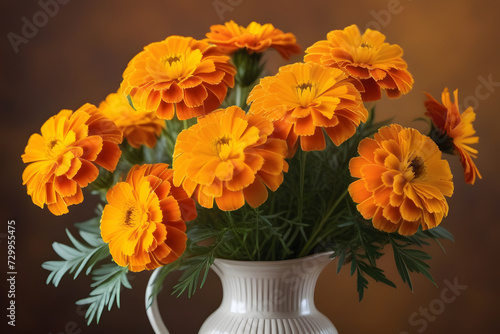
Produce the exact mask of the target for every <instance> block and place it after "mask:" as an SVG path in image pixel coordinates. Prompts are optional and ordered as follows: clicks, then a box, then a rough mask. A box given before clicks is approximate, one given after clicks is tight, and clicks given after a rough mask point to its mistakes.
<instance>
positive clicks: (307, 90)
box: [295, 82, 316, 107]
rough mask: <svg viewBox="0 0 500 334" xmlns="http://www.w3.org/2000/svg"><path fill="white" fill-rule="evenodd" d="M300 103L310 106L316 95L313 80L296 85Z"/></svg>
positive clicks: (303, 105)
mask: <svg viewBox="0 0 500 334" xmlns="http://www.w3.org/2000/svg"><path fill="white" fill-rule="evenodd" d="M295 89H296V91H297V96H298V98H299V102H300V105H301V106H302V107H307V106H309V105H310V104H311V103H312V101H314V98H315V97H316V87H315V86H314V85H313V84H312V83H311V82H303V83H301V84H298V85H297V86H295Z"/></svg>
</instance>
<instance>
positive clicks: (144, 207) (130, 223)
mask: <svg viewBox="0 0 500 334" xmlns="http://www.w3.org/2000/svg"><path fill="white" fill-rule="evenodd" d="M172 173H173V172H172V169H168V165H167V164H154V165H143V166H139V165H136V166H134V167H133V168H132V169H131V170H130V172H129V173H128V176H127V180H126V182H118V183H117V184H116V185H115V186H114V187H113V188H111V189H110V190H109V191H108V193H107V195H106V199H107V201H108V204H107V205H106V206H105V207H104V211H103V213H102V218H101V235H102V239H103V240H104V241H105V242H107V243H109V250H110V252H111V255H112V256H113V260H114V261H115V262H116V263H117V264H118V265H120V266H123V267H125V266H128V268H129V269H130V270H131V271H142V270H144V269H147V270H151V269H155V268H158V267H160V266H162V265H164V264H167V263H171V262H173V261H175V260H176V259H178V258H179V256H181V255H182V254H183V253H184V251H185V249H186V241H187V236H186V233H185V231H186V224H185V222H186V221H189V220H193V219H195V218H196V206H195V202H194V201H193V200H192V199H191V198H189V197H188V196H187V194H186V192H185V191H184V190H182V189H181V188H177V187H174V186H173V185H172Z"/></svg>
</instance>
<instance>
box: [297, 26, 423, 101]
mask: <svg viewBox="0 0 500 334" xmlns="http://www.w3.org/2000/svg"><path fill="white" fill-rule="evenodd" d="M384 41H385V36H384V35H383V34H382V33H380V32H378V31H375V30H371V29H367V30H366V31H365V32H364V33H363V35H361V33H360V32H359V29H358V27H357V26H356V25H354V24H353V25H351V26H349V27H347V28H345V29H344V30H333V31H330V32H329V33H328V35H327V40H322V41H318V42H316V43H315V44H313V45H312V46H310V47H309V48H307V50H306V56H305V57H304V60H305V61H306V62H314V63H318V64H322V65H325V66H330V67H336V68H340V69H343V70H344V71H346V72H347V73H348V74H349V75H350V76H352V77H353V78H356V79H358V80H359V81H361V83H362V84H363V86H364V89H365V91H364V92H363V93H362V94H361V97H362V98H363V101H375V100H378V99H380V98H381V92H380V90H381V89H385V91H386V93H387V96H388V97H390V98H397V97H399V96H401V94H406V93H408V92H409V91H410V90H411V88H412V86H413V77H412V75H411V74H410V72H408V70H407V67H408V65H407V64H406V62H405V61H404V60H403V58H402V56H403V49H401V47H400V46H399V45H396V44H388V43H384Z"/></svg>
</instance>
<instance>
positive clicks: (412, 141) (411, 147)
mask: <svg viewBox="0 0 500 334" xmlns="http://www.w3.org/2000/svg"><path fill="white" fill-rule="evenodd" d="M358 152H359V154H360V156H359V157H355V158H352V159H351V161H350V163H349V169H350V172H351V175H352V176H353V177H357V178H360V179H359V180H356V181H354V182H353V183H351V184H350V185H349V193H350V194H351V197H352V199H353V200H354V202H356V203H359V204H358V206H357V208H358V210H359V212H360V213H361V214H362V215H363V217H364V218H365V219H372V222H373V226H374V227H375V228H377V229H379V230H382V231H386V232H394V231H396V230H398V232H399V233H400V234H402V235H413V234H415V232H417V230H418V227H419V226H420V225H421V226H422V230H427V229H430V228H433V227H436V226H438V225H439V224H440V223H441V220H442V219H443V217H444V216H446V215H447V214H448V203H447V202H446V199H445V196H448V197H450V196H451V195H452V194H453V182H452V175H451V171H450V166H449V165H448V162H447V161H446V160H444V159H441V151H440V150H439V148H438V147H437V145H436V143H434V141H433V140H432V139H430V138H429V137H427V136H424V135H422V134H421V133H420V132H418V131H417V130H415V129H410V128H403V127H401V126H400V125H397V124H393V125H391V126H387V127H383V128H381V129H379V131H378V133H376V134H375V136H374V139H370V138H365V139H363V140H362V141H361V142H360V144H359V147H358Z"/></svg>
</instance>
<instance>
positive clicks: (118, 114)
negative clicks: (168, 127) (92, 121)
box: [99, 89, 165, 148]
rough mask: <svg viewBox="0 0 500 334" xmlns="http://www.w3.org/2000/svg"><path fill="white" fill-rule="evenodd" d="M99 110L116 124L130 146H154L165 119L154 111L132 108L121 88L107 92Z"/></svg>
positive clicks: (163, 126)
mask: <svg viewBox="0 0 500 334" xmlns="http://www.w3.org/2000/svg"><path fill="white" fill-rule="evenodd" d="M99 110H100V111H101V112H102V113H103V114H104V116H106V117H108V118H109V119H110V120H112V121H113V122H114V123H115V124H116V126H118V128H119V129H120V130H121V131H122V132H123V136H124V137H125V138H126V139H127V141H128V143H129V144H130V146H132V147H135V148H139V147H140V146H141V145H146V146H147V147H150V148H152V147H154V146H155V145H156V138H157V137H158V136H159V135H160V133H161V131H162V129H163V128H165V121H164V120H162V119H160V118H158V117H157V116H156V114H155V113H154V112H148V111H144V110H141V109H137V110H136V109H134V108H132V106H131V105H130V103H129V101H128V100H127V97H126V96H125V94H123V92H122V91H121V89H119V90H118V92H117V93H112V94H109V95H108V96H107V97H106V100H104V101H102V102H101V104H100V105H99Z"/></svg>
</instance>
